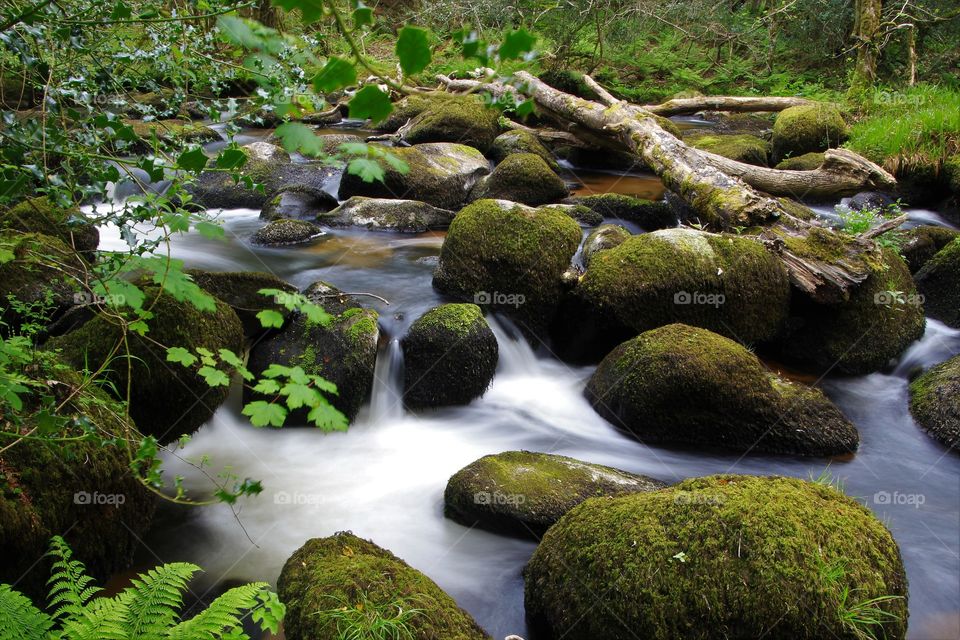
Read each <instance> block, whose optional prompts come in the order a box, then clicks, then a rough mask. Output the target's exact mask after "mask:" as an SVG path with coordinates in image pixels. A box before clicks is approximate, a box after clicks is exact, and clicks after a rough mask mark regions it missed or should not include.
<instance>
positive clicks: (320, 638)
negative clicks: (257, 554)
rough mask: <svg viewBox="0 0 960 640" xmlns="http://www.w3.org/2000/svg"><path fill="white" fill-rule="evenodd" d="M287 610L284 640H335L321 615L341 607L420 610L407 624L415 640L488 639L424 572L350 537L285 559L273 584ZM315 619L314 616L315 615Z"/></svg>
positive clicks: (322, 541) (315, 544)
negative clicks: (275, 585)
mask: <svg viewBox="0 0 960 640" xmlns="http://www.w3.org/2000/svg"><path fill="white" fill-rule="evenodd" d="M277 594H278V595H279V596H280V601H281V602H283V603H284V604H285V605H286V606H287V613H286V616H284V619H283V631H284V634H285V637H286V638H287V640H337V639H338V638H340V637H342V636H341V635H339V634H338V631H337V625H336V623H333V622H331V621H330V620H329V619H326V618H325V617H324V616H323V615H322V614H320V612H324V611H332V610H334V609H338V608H340V607H343V606H347V607H355V606H365V607H370V606H373V607H383V608H384V609H385V610H386V611H387V612H388V614H389V615H392V614H395V613H396V607H397V606H401V607H402V608H403V609H405V610H408V609H419V610H420V613H419V614H418V615H414V616H411V617H410V618H409V619H408V620H407V624H408V625H409V628H410V631H411V633H412V637H415V638H417V639H418V640H421V639H422V640H489V639H490V636H488V635H487V634H486V633H485V632H484V631H483V629H481V628H480V627H479V625H477V623H476V621H474V619H473V618H472V617H470V614H469V613H467V612H466V611H464V610H463V609H461V608H460V607H458V606H457V603H456V602H454V600H453V598H451V597H450V596H448V595H447V594H446V593H444V592H443V590H442V589H440V587H438V586H437V585H436V583H435V582H434V581H433V580H431V579H430V578H428V577H427V576H426V575H424V574H423V573H421V572H419V571H417V570H416V569H414V568H413V567H411V566H410V565H408V564H407V563H406V562H404V561H403V560H401V559H400V558H398V557H397V556H395V555H393V554H392V553H390V552H389V551H387V550H386V549H384V548H382V547H379V546H377V545H376V544H374V543H373V542H371V541H369V540H363V539H362V538H358V537H357V536H355V535H353V534H352V533H349V532H341V533H337V534H335V535H333V536H330V537H329V538H313V539H311V540H307V542H306V543H305V544H304V545H303V546H302V547H300V548H299V549H297V550H296V551H294V552H293V555H292V556H290V558H288V559H287V561H286V563H285V564H284V565H283V570H282V571H281V572H280V578H279V579H278V580H277ZM318 614H319V615H318Z"/></svg>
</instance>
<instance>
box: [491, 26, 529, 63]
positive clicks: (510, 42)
mask: <svg viewBox="0 0 960 640" xmlns="http://www.w3.org/2000/svg"><path fill="white" fill-rule="evenodd" d="M536 41H537V37H536V36H534V35H533V34H531V33H530V32H529V31H527V30H526V29H524V28H523V27H521V28H519V29H517V30H516V31H510V32H509V33H507V35H506V37H505V38H504V39H503V42H502V43H501V44H500V50H499V52H498V53H499V54H500V59H501V60H510V59H512V58H522V57H523V56H524V54H526V53H529V52H530V51H532V50H533V45H534V43H535V42H536Z"/></svg>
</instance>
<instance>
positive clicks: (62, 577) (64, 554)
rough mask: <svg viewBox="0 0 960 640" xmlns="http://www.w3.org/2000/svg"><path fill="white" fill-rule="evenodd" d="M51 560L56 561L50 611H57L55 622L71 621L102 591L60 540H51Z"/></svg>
mask: <svg viewBox="0 0 960 640" xmlns="http://www.w3.org/2000/svg"><path fill="white" fill-rule="evenodd" d="M47 555H48V556H51V557H53V558H54V561H53V566H52V567H51V573H50V579H49V580H47V584H48V585H50V595H49V602H50V608H51V609H52V608H54V607H56V612H55V613H54V616H53V617H54V618H56V619H60V618H69V617H71V616H75V615H80V612H81V611H82V610H83V606H84V605H85V604H86V603H87V602H89V601H90V598H92V597H93V596H94V595H95V594H97V593H98V592H99V591H100V588H99V587H97V586H96V585H94V584H92V583H93V578H91V577H90V576H89V575H87V568H86V567H85V566H84V565H83V563H82V562H80V561H79V560H74V559H73V551H71V549H70V545H68V544H67V542H66V541H65V540H64V539H63V538H61V537H60V536H54V537H53V538H52V539H51V540H50V550H49V551H48V552H47Z"/></svg>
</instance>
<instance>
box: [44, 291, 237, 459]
mask: <svg viewBox="0 0 960 640" xmlns="http://www.w3.org/2000/svg"><path fill="white" fill-rule="evenodd" d="M143 292H144V293H145V294H146V297H147V302H146V303H145V305H151V304H152V306H151V307H150V310H151V312H152V313H153V317H152V318H151V319H150V320H149V321H148V323H147V324H148V325H149V332H148V333H147V334H146V336H145V337H141V336H139V335H137V334H136V333H132V332H129V333H128V334H127V345H128V347H129V358H128V357H127V352H126V350H125V349H124V347H123V346H122V345H120V343H121V340H122V338H123V332H122V331H121V329H120V327H119V326H118V324H117V321H116V320H115V319H114V318H112V317H110V316H107V315H103V314H101V315H98V316H96V317H94V318H93V319H92V320H90V321H89V322H87V323H85V324H84V325H83V326H81V327H80V328H79V329H75V330H74V331H71V332H70V333H67V334H65V335H63V336H60V337H57V338H53V339H52V340H50V341H49V342H48V343H47V348H48V349H50V350H55V351H56V350H59V351H61V352H62V357H63V359H64V361H65V362H67V363H68V364H70V365H71V366H72V367H74V368H76V369H78V370H82V369H85V368H89V369H91V370H96V369H97V368H98V367H100V366H101V365H102V364H104V363H107V365H108V366H107V367H106V369H105V370H104V371H103V373H102V374H101V375H102V377H103V379H104V381H105V382H108V383H109V388H111V389H114V390H115V391H116V393H117V394H119V395H120V396H121V399H122V398H124V397H125V393H126V389H127V385H128V382H129V385H130V415H131V416H132V417H133V419H134V420H135V421H136V423H137V426H138V427H139V428H140V431H141V432H143V433H144V434H146V435H151V436H154V437H156V438H157V440H159V441H160V442H161V443H166V442H171V441H173V440H175V439H177V438H178V437H180V436H181V435H182V434H185V433H192V432H193V431H195V430H196V429H197V428H198V427H200V425H202V424H203V423H204V422H206V421H207V420H209V419H210V418H211V417H212V416H213V413H214V411H216V410H217V407H219V406H220V405H221V404H223V402H224V400H226V399H227V394H228V392H229V389H228V388H227V387H224V386H217V387H211V386H210V385H208V384H207V383H206V382H205V381H204V379H203V378H202V377H201V376H200V375H198V374H197V372H196V370H195V368H187V367H184V366H181V365H180V364H175V363H172V362H168V361H167V348H168V347H184V348H186V349H187V350H189V351H191V352H195V351H196V349H197V348H200V347H202V348H205V349H208V350H210V351H212V352H213V353H217V352H218V351H219V350H220V349H229V350H231V351H233V352H234V353H236V354H238V355H239V354H240V353H241V350H242V348H243V325H242V324H241V322H240V319H239V318H238V317H237V314H236V313H235V312H234V311H233V309H231V308H230V307H229V306H228V305H227V304H226V303H225V302H222V301H220V300H219V299H216V298H214V299H213V302H214V305H215V308H214V309H213V310H212V311H200V310H199V309H197V307H196V306H194V305H193V304H192V303H190V302H181V301H179V300H177V299H175V298H174V297H173V296H172V295H170V294H168V293H161V292H160V291H159V290H158V289H157V288H155V287H153V286H150V287H146V288H144V289H143ZM154 301H155V303H154ZM118 345H120V346H119V350H117V351H116V352H115V349H117V348H118ZM111 357H112V358H113V360H111V361H109V362H108V359H110V358H111ZM128 365H129V367H128ZM128 369H129V372H130V375H129V377H128Z"/></svg>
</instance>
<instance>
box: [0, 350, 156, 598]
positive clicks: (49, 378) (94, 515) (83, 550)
mask: <svg viewBox="0 0 960 640" xmlns="http://www.w3.org/2000/svg"><path fill="white" fill-rule="evenodd" d="M37 363H38V364H37V366H32V367H31V368H29V369H28V370H27V371H28V374H29V377H30V378H32V379H33V380H34V381H35V382H39V383H40V384H41V389H42V391H40V390H35V391H34V393H33V394H30V395H27V396H25V397H24V401H25V402H24V407H23V408H22V410H20V411H18V412H17V415H18V417H19V418H20V420H21V423H20V425H19V428H20V431H21V432H22V433H28V432H31V430H32V429H43V428H45V427H41V422H40V419H39V412H40V410H41V407H42V405H41V404H40V402H39V394H42V395H48V396H50V397H52V398H53V401H54V402H55V403H62V406H61V407H60V408H59V409H58V411H57V415H59V416H61V417H64V418H71V419H77V420H85V421H87V423H88V424H89V425H91V426H92V427H93V428H95V430H96V437H97V438H102V439H104V440H108V439H111V438H114V437H115V438H118V442H124V441H125V440H126V439H127V438H130V437H135V434H136V431H135V429H136V427H134V426H133V425H132V423H129V422H124V421H123V419H122V416H123V415H124V411H123V407H122V406H120V404H119V403H117V402H116V401H115V400H111V399H109V398H108V397H107V396H106V394H104V393H103V392H102V391H100V389H99V388H98V387H97V386H96V385H93V384H90V383H89V382H87V383H86V384H84V382H83V381H82V380H81V378H80V376H79V375H78V374H77V373H76V372H74V371H72V370H71V369H70V368H69V367H66V366H64V365H62V364H60V363H58V362H57V361H56V360H55V359H53V358H51V357H49V356H48V355H44V356H43V357H41V358H39V359H38V360H37ZM74 424H76V423H74ZM10 426H11V425H10V423H6V424H5V427H4V430H5V431H9V430H10V428H9V427H10ZM48 435H49V437H50V438H51V439H50V440H49V441H45V440H21V441H20V442H17V443H13V441H9V440H8V441H5V443H4V451H3V452H0V583H9V584H13V585H16V588H17V589H18V590H21V591H24V592H25V593H27V594H28V595H30V596H31V597H33V598H34V599H35V600H38V601H42V602H45V601H46V595H47V592H48V590H49V587H48V586H47V584H46V583H47V579H48V578H49V577H50V564H51V563H50V560H49V558H45V557H44V554H45V553H46V551H47V549H48V547H49V544H50V538H51V537H52V536H54V535H60V536H63V537H64V538H65V539H66V540H67V542H68V543H69V544H70V546H71V547H72V548H73V552H74V555H75V556H76V557H77V558H78V559H80V560H82V561H83V562H84V564H86V566H87V568H88V569H89V570H90V572H91V573H92V574H93V575H94V576H95V577H96V578H97V579H98V580H104V581H105V580H106V579H107V578H108V577H109V576H111V575H112V574H114V573H115V572H117V571H119V570H121V569H125V568H126V567H127V566H128V565H129V563H130V562H131V560H132V559H133V554H134V551H135V550H136V549H137V547H138V546H139V539H138V536H142V535H143V533H144V531H145V530H146V529H147V527H148V526H149V524H150V521H151V519H152V518H153V512H154V508H155V504H156V503H155V497H154V495H153V494H152V493H151V492H149V491H148V490H147V489H146V488H145V487H144V486H143V485H142V484H140V482H139V481H137V480H136V479H135V478H134V476H133V472H132V471H130V468H129V464H130V459H129V457H128V456H129V453H128V452H127V450H126V448H124V447H123V446H119V445H116V444H110V445H100V444H99V443H98V442H95V441H93V440H83V439H81V437H82V436H83V435H85V432H84V430H83V429H82V428H80V427H77V426H70V425H69V424H68V425H65V426H62V427H58V428H57V429H56V430H55V431H53V432H49V433H48ZM56 437H63V438H77V441H74V442H69V443H68V442H57V441H55V440H53V438H56Z"/></svg>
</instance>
